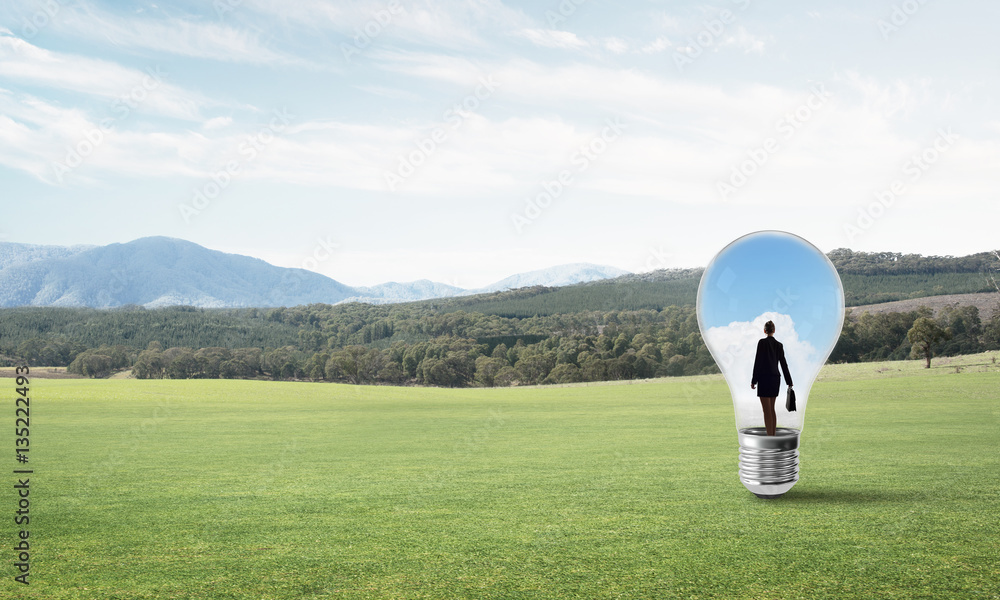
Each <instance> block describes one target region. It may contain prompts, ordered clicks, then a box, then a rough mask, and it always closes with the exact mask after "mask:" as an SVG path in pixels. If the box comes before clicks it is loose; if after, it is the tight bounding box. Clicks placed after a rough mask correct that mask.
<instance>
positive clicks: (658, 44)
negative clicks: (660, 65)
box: [641, 35, 673, 54]
mask: <svg viewBox="0 0 1000 600" xmlns="http://www.w3.org/2000/svg"><path fill="white" fill-rule="evenodd" d="M671 47H673V44H672V43H670V40H669V39H667V37H666V36H662V35H661V36H660V37H658V38H656V39H655V40H653V41H652V42H650V43H648V44H646V45H645V46H643V47H642V50H641V52H642V53H643V54H659V53H660V52H664V51H665V50H669V49H670V48H671Z"/></svg>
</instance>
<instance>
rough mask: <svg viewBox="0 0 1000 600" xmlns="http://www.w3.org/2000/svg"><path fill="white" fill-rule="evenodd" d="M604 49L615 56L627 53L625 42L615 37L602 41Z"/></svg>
mask: <svg viewBox="0 0 1000 600" xmlns="http://www.w3.org/2000/svg"><path fill="white" fill-rule="evenodd" d="M604 47H605V48H607V49H608V50H610V51H611V52H613V53H615V54H624V53H626V52H628V44H626V43H625V40H623V39H621V38H616V37H610V38H607V39H605V40H604Z"/></svg>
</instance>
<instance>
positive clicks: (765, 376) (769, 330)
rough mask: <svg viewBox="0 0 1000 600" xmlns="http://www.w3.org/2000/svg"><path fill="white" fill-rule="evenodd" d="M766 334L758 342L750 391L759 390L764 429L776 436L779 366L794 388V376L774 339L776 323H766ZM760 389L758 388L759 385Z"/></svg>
mask: <svg viewBox="0 0 1000 600" xmlns="http://www.w3.org/2000/svg"><path fill="white" fill-rule="evenodd" d="M764 333H766V334H767V337H766V338H764V339H762V340H760V341H758V342H757V357H756V358H755V359H754V361H753V381H751V382H750V389H756V390H757V396H758V397H759V398H760V405H761V406H762V407H763V408H764V428H765V429H767V435H774V430H775V429H776V428H777V425H778V416H777V415H776V414H774V399H775V398H777V397H778V388H780V387H781V374H780V373H778V365H779V364H780V365H781V370H782V371H784V373H785V383H787V384H788V387H789V388H791V387H792V376H791V375H789V374H788V363H786V362H785V348H784V346H782V345H781V342H779V341H778V340H776V339H774V321H768V322H767V323H764ZM758 383H759V384H760V387H757V384H758Z"/></svg>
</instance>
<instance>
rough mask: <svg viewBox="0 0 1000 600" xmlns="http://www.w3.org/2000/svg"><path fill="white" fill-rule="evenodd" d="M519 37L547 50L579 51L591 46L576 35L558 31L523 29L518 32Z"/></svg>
mask: <svg viewBox="0 0 1000 600" xmlns="http://www.w3.org/2000/svg"><path fill="white" fill-rule="evenodd" d="M517 35H519V36H520V37H523V38H525V39H527V40H528V41H530V42H531V43H532V44H535V45H536V46H543V47H545V48H565V49H578V48H585V47H587V46H588V45H589V44H588V43H587V42H585V41H584V40H581V39H580V38H578V37H577V36H576V34H575V33H572V32H569V31H559V30H556V29H522V30H521V31H518V32H517Z"/></svg>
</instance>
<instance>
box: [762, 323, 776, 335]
mask: <svg viewBox="0 0 1000 600" xmlns="http://www.w3.org/2000/svg"><path fill="white" fill-rule="evenodd" d="M764 333H774V321H768V322H767V323H764Z"/></svg>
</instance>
